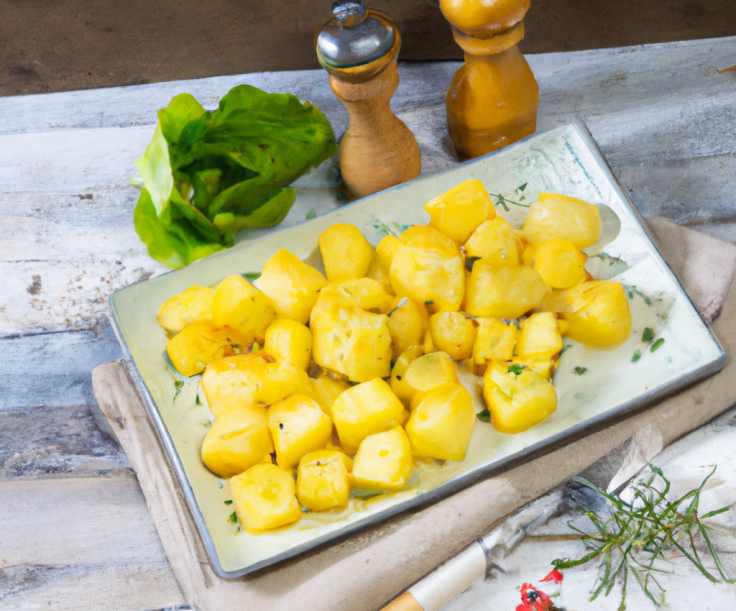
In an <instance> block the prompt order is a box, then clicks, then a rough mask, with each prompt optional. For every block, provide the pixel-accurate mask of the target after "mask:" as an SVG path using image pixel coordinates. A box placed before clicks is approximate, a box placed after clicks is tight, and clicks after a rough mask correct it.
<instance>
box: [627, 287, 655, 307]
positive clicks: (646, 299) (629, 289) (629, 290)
mask: <svg viewBox="0 0 736 611" xmlns="http://www.w3.org/2000/svg"><path fill="white" fill-rule="evenodd" d="M621 286H622V287H624V290H625V291H626V293H627V294H628V296H629V299H633V298H634V295H639V297H641V298H642V299H643V300H644V303H646V304H647V305H648V306H650V307H651V306H652V305H654V304H653V302H652V300H651V299H650V298H649V297H647V296H646V295H645V294H644V293H642V292H641V291H640V290H639V289H638V288H636V286H634V285H629V284H624V283H623V282H622V283H621Z"/></svg>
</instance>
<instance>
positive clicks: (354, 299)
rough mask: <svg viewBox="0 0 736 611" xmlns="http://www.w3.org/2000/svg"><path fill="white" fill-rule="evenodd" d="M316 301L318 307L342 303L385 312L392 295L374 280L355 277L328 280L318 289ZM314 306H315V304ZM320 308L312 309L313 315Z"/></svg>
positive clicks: (332, 306) (392, 297)
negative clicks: (337, 280) (341, 280)
mask: <svg viewBox="0 0 736 611" xmlns="http://www.w3.org/2000/svg"><path fill="white" fill-rule="evenodd" d="M317 301H318V302H319V304H320V308H324V307H328V308H332V309H334V308H335V307H336V306H337V305H342V306H350V307H357V308H362V309H364V310H368V311H370V312H373V313H380V314H386V313H387V312H389V311H390V310H391V304H392V303H393V302H394V296H393V295H391V294H389V293H387V292H386V291H385V290H384V288H383V287H382V286H381V284H380V282H377V281H376V280H373V279H371V278H357V279H354V280H345V281H343V282H330V283H329V284H328V285H327V286H326V287H325V288H323V289H322V290H321V291H320V294H319V298H318V300H317ZM315 308H317V306H316V304H315ZM320 308H317V309H315V310H314V315H315V316H317V313H318V312H320V311H321V309H320Z"/></svg>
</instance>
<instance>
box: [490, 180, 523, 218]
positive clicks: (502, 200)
mask: <svg viewBox="0 0 736 611" xmlns="http://www.w3.org/2000/svg"><path fill="white" fill-rule="evenodd" d="M526 185H527V183H524V184H523V185H521V187H516V189H514V192H515V193H521V192H522V191H524V189H526ZM522 187H523V188H522ZM488 195H490V196H491V197H495V198H496V199H497V200H498V201H497V202H496V206H502V207H503V209H504V210H505V211H506V212H508V211H509V210H510V209H509V207H508V204H512V205H513V206H521V207H522V208H529V204H522V203H521V201H522V200H523V199H525V197H522V198H521V199H520V200H519V201H518V202H515V201H514V200H511V199H509V198H508V197H506V196H505V195H502V194H500V193H489V194H488Z"/></svg>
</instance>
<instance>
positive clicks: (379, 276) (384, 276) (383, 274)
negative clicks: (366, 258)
mask: <svg viewBox="0 0 736 611" xmlns="http://www.w3.org/2000/svg"><path fill="white" fill-rule="evenodd" d="M365 277H366V278H370V279H371V280H375V281H376V282H378V284H380V285H381V288H383V290H384V291H386V292H387V293H388V294H389V295H393V294H394V287H392V286H391V276H390V273H389V267H388V266H387V265H386V264H385V263H384V262H383V261H382V260H381V258H380V257H379V256H378V253H377V252H376V251H375V250H374V251H373V256H372V257H371V264H370V265H369V266H368V271H367V272H366V273H365Z"/></svg>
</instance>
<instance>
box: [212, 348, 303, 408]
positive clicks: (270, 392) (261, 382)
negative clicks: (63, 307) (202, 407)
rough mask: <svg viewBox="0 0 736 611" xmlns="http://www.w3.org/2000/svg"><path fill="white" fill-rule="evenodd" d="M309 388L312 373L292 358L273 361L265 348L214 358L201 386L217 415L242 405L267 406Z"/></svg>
mask: <svg viewBox="0 0 736 611" xmlns="http://www.w3.org/2000/svg"><path fill="white" fill-rule="evenodd" d="M308 388H309V376H308V375H307V372H306V371H304V370H303V369H302V368H301V367H297V366H296V365H294V364H293V363H292V362H291V361H278V362H274V361H273V357H271V356H270V355H267V354H266V353H264V352H260V353H252V354H241V355H237V356H231V357H227V358H221V359H218V360H216V361H213V362H212V363H210V364H209V365H208V366H207V369H206V370H205V372H204V374H203V375H202V389H203V390H204V393H205V396H206V397H207V403H208V404H209V406H210V410H212V413H213V414H214V416H215V418H219V417H220V415H221V414H222V413H223V412H226V411H228V410H231V409H238V408H243V407H252V406H260V407H265V406H267V405H271V404H272V403H275V402H276V401H280V400H281V399H283V398H285V397H288V396H289V395H291V394H293V393H295V392H305V391H306V390H307V389H308Z"/></svg>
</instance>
